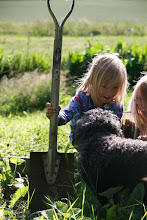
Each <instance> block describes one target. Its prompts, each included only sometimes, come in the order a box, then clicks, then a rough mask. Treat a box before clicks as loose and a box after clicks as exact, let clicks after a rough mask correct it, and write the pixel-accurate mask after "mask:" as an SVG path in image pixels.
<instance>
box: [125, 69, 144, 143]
mask: <svg viewBox="0 0 147 220" xmlns="http://www.w3.org/2000/svg"><path fill="white" fill-rule="evenodd" d="M143 75H144V76H142V77H141V78H140V79H139V80H138V82H137V84H136V85H135V88H134V91H133V93H132V97H131V100H130V103H129V108H128V112H129V113H130V114H129V119H126V120H125V122H124V123H123V130H124V134H125V136H126V137H132V138H138V139H141V140H143V141H147V72H145V73H144V74H143Z"/></svg>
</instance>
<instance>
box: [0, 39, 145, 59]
mask: <svg viewBox="0 0 147 220" xmlns="http://www.w3.org/2000/svg"><path fill="white" fill-rule="evenodd" d="M88 39H90V40H91V41H92V43H93V44H94V43H96V42H98V41H99V42H100V43H101V44H104V45H108V46H109V47H110V46H112V45H116V43H117V41H118V40H119V39H121V40H124V41H125V42H126V43H127V45H133V44H135V42H136V41H138V42H139V44H140V46H141V47H144V45H145V44H146V42H147V35H146V36H142V37H141V36H133V37H132V36H101V35H99V36H93V37H71V36H63V42H62V43H63V47H62V53H63V56H64V55H68V53H69V52H70V51H71V50H73V51H75V52H76V51H83V52H84V51H85V49H86V48H87V46H88ZM53 41H54V37H32V36H30V37H28V36H27V35H26V36H15V35H12V36H11V35H0V48H2V49H3V50H4V54H5V55H8V54H11V53H14V54H16V53H17V52H25V53H26V52H29V53H33V52H34V51H36V52H38V53H41V54H49V55H51V56H52V53H53Z"/></svg>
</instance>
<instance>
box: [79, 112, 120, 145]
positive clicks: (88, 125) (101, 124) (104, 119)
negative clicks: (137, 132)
mask: <svg viewBox="0 0 147 220" xmlns="http://www.w3.org/2000/svg"><path fill="white" fill-rule="evenodd" d="M96 134H97V135H98V136H99V135H101V136H106V135H110V134H116V135H117V136H123V134H122V130H121V123H120V121H119V120H118V117H117V116H116V115H114V114H113V113H112V112H111V111H108V110H103V109H101V108H96V109H92V110H89V111H87V112H85V113H84V114H83V116H82V117H81V119H79V120H78V121H77V124H76V129H75V141H76V140H82V138H83V140H84V139H85V138H86V137H90V136H93V135H96Z"/></svg>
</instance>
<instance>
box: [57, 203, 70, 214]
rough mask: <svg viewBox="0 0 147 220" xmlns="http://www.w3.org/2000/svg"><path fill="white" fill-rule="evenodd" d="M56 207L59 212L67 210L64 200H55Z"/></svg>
mask: <svg viewBox="0 0 147 220" xmlns="http://www.w3.org/2000/svg"><path fill="white" fill-rule="evenodd" d="M56 208H57V209H58V211H59V212H62V213H66V212H67V210H68V205H67V204H66V203H64V202H61V201H58V202H56Z"/></svg>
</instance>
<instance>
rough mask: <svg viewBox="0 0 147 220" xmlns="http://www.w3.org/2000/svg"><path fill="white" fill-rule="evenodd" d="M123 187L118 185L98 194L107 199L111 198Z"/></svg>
mask: <svg viewBox="0 0 147 220" xmlns="http://www.w3.org/2000/svg"><path fill="white" fill-rule="evenodd" d="M122 189H123V186H118V187H113V188H110V189H108V190H106V191H104V192H102V193H99V195H100V196H104V197H106V198H107V199H112V198H113V196H114V195H115V194H116V193H118V192H119V191H121V190H122Z"/></svg>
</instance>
